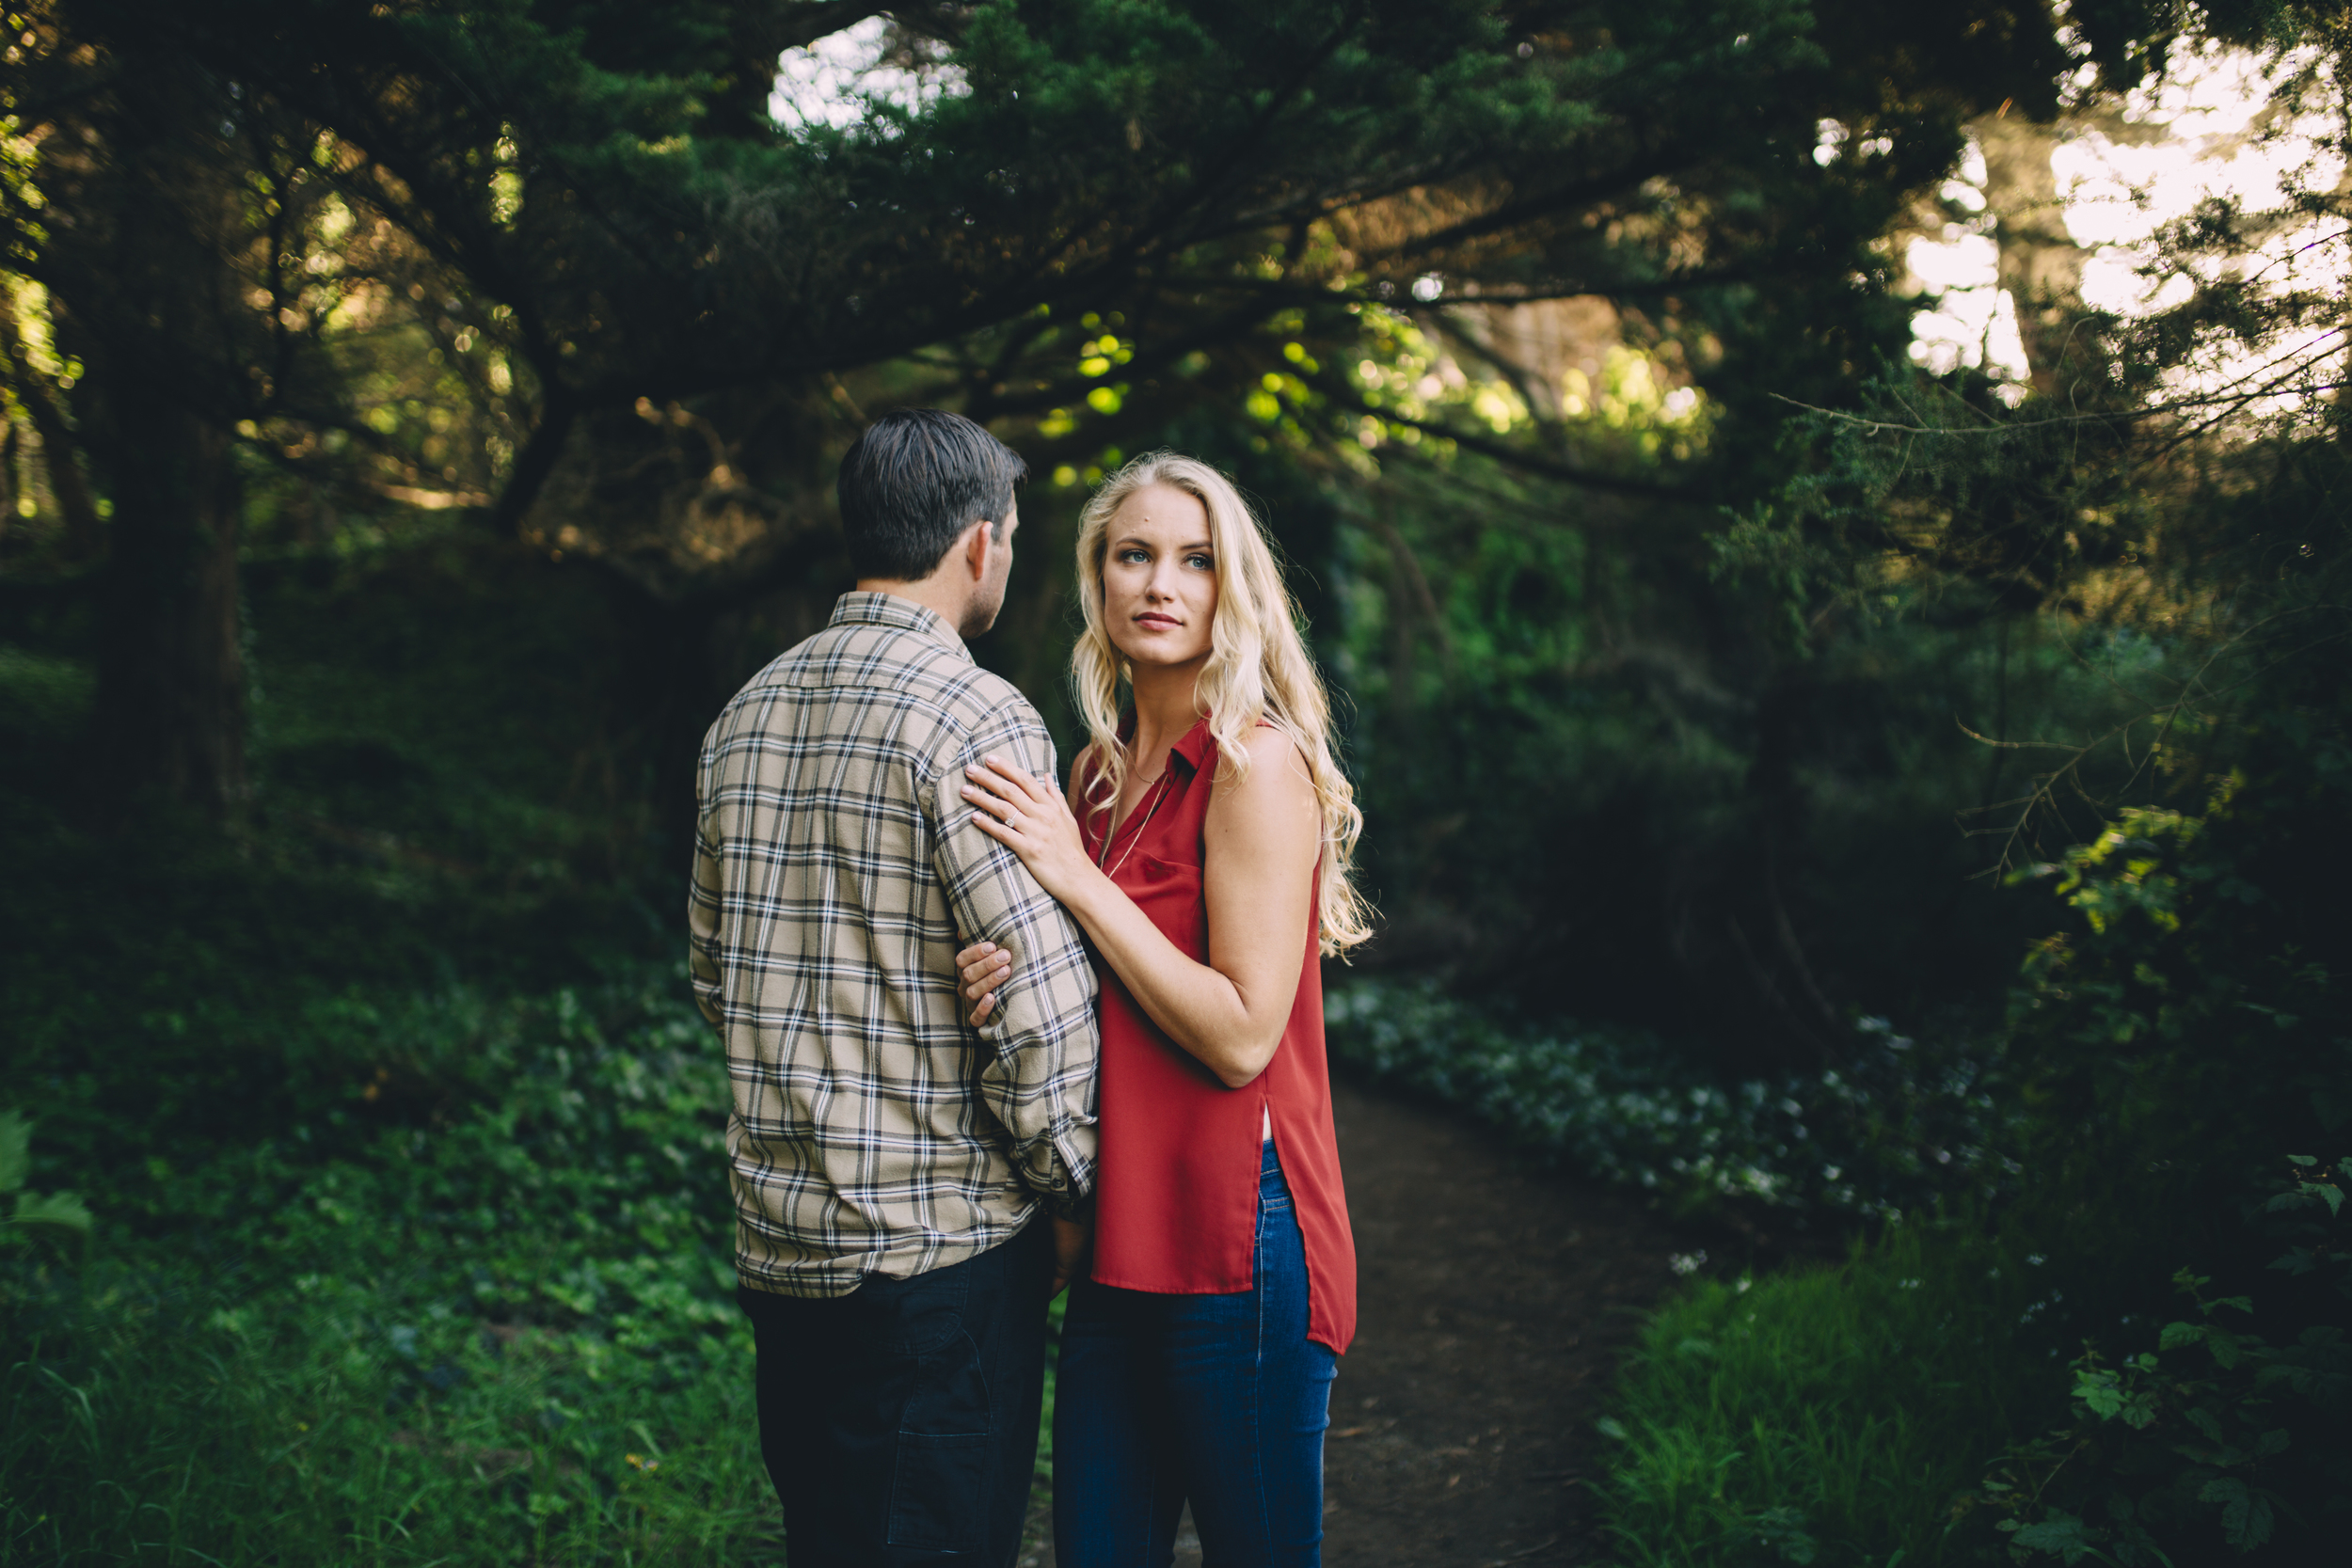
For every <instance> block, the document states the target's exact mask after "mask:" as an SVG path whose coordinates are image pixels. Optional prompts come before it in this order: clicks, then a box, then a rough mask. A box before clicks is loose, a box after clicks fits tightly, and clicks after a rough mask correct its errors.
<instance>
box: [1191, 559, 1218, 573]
mask: <svg viewBox="0 0 2352 1568" xmlns="http://www.w3.org/2000/svg"><path fill="white" fill-rule="evenodd" d="M1184 564H1185V565H1187V566H1197V567H1199V568H1200V570H1202V571H1204V572H1214V571H1216V559H1215V558H1214V557H1211V556H1205V555H1188V556H1186V557H1184Z"/></svg>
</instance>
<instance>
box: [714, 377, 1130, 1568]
mask: <svg viewBox="0 0 2352 1568" xmlns="http://www.w3.org/2000/svg"><path fill="white" fill-rule="evenodd" d="M1025 476H1026V468H1025V465H1024V464H1023V463H1022V461H1021V459H1020V458H1019V457H1017V456H1015V455H1014V454H1013V453H1012V452H1010V451H1008V450H1006V449H1005V447H1003V446H1002V445H1000V444H999V443H998V442H997V441H996V440H995V438H994V437H993V436H990V435H989V434H988V433H987V432H986V431H984V430H982V429H981V428H980V427H979V426H978V425H976V424H974V423H973V422H972V421H971V420H965V419H962V418H961V417H960V416H958V415H954V414H949V413H945V412H942V411H940V410H937V409H912V410H907V411H903V412H900V413H895V414H890V415H886V416H884V417H883V418H882V419H881V420H877V421H876V422H875V424H874V425H873V427H872V428H871V429H869V430H868V431H866V434H865V435H864V436H861V437H860V438H859V440H858V442H857V444H856V445H855V446H853V447H852V448H850V452H849V454H848V455H847V456H846V457H845V458H843V459H842V464H841V476H840V497H841V521H842V526H843V528H844V530H845V531H847V533H848V535H849V541H850V558H851V561H852V562H853V564H854V565H855V567H856V570H857V573H858V580H857V588H856V591H855V592H853V593H850V594H844V595H842V597H841V600H840V602H839V603H838V604H837V605H835V606H834V612H833V621H832V624H831V625H830V626H827V627H826V628H825V629H824V630H823V631H821V632H818V634H817V635H816V636H814V637H812V638H810V639H808V641H804V642H803V643H801V644H800V645H799V646H797V647H795V648H792V649H791V650H790V651H788V652H787V653H785V654H784V655H783V656H781V657H778V658H777V659H776V660H775V661H774V662H773V663H771V664H770V665H769V666H768V667H767V668H766V669H765V670H762V671H761V672H760V673H758V674H757V675H755V677H753V679H752V682H751V684H750V685H748V686H746V687H745V688H744V689H742V690H741V691H740V692H739V693H737V695H736V697H735V699H734V700H733V701H732V702H730V703H729V704H728V705H726V708H725V710H724V711H723V712H722V713H721V714H720V716H719V720H718V722H717V723H715V724H713V725H712V726H711V728H710V733H709V735H708V736H707V737H706V739H705V741H704V745H703V753H702V767H701V772H700V777H699V780H698V784H699V789H698V798H699V800H700V807H701V817H700V828H699V832H698V834H697V842H696V854H695V871H694V886H693V893H692V897H691V927H692V948H693V952H692V966H693V974H694V990H695V996H696V999H697V1000H698V1001H699V1002H700V1004H701V1006H702V1009H703V1011H704V1012H705V1013H706V1014H707V1015H708V1016H709V1018H710V1019H711V1021H712V1022H715V1023H716V1024H718V1025H719V1027H720V1030H721V1032H722V1033H723V1035H724V1037H725V1038H726V1046H727V1062H728V1070H729V1072H730V1073H731V1075H732V1076H733V1079H734V1085H735V1095H734V1098H735V1107H734V1115H733V1117H731V1118H730V1121H729V1125H728V1137H727V1147H728V1152H729V1157H730V1164H731V1168H732V1176H733V1182H734V1189H735V1204H736V1215H737V1232H736V1234H737V1252H736V1272H737V1275H738V1276H739V1281H740V1283H741V1286H742V1289H741V1291H740V1298H739V1299H740V1300H741V1302H742V1305H743V1308H744V1310H745V1312H746V1313H748V1314H749V1316H750V1318H751V1320H752V1325H753V1331H754V1335H755V1339H756V1342H757V1347H758V1367H757V1373H756V1378H757V1399H758V1406H759V1433H760V1451H761V1455H762V1457H763V1458H764V1459H765V1460H766V1462H767V1465H768V1473H769V1476H770V1478H771V1480H772V1481H774V1482H775V1487H776V1494H777V1496H778V1497H779V1498H780V1499H781V1500H782V1502H783V1504H784V1515H785V1529H786V1533H787V1545H788V1550H789V1552H790V1556H791V1561H792V1563H793V1565H794V1568H834V1565H840V1568H851V1565H854V1568H867V1565H869V1564H875V1563H888V1564H904V1563H928V1562H944V1561H946V1560H950V1559H952V1560H957V1561H960V1562H971V1561H974V1560H978V1561H980V1562H984V1563H988V1564H991V1565H993V1568H996V1565H1005V1564H1009V1563H1010V1562H1011V1560H1012V1558H1013V1553H1014V1552H1015V1550H1016V1549H1017V1547H1018V1545H1019V1543H1020V1528H1021V1518H1022V1513H1023V1509H1024V1505H1025V1502H1026V1500H1027V1497H1028V1488H1029V1476H1030V1472H1031V1467H1032V1466H1033V1465H1034V1464H1035V1463H1036V1458H1037V1435H1038V1418H1039V1411H1040V1405H1041V1401H1042V1391H1043V1381H1044V1354H1045V1308H1046V1305H1047V1303H1048V1302H1049V1301H1050V1299H1051V1298H1052V1295H1053V1293H1054V1292H1055V1291H1058V1290H1059V1289H1060V1286H1061V1283H1062V1281H1063V1279H1064V1278H1065V1277H1066V1276H1067V1275H1068V1274H1069V1273H1070V1271H1071V1270H1072V1269H1073V1267H1074V1266H1075V1264H1076V1261H1077V1252H1078V1248H1079V1245H1080V1243H1081V1240H1082V1233H1081V1231H1080V1229H1079V1227H1078V1226H1077V1225H1076V1224H1074V1223H1071V1222H1073V1221H1074V1220H1075V1219H1076V1217H1077V1213H1078V1210H1079V1206H1080V1205H1081V1203H1082V1202H1083V1201H1084V1198H1085V1196H1086V1194H1087V1192H1088V1190H1089V1187H1090V1185H1091V1183H1092V1180H1093V1164H1094V1148H1095V1145H1094V1116H1093V1106H1094V1086H1093V1073H1094V1065H1095V1049H1096V1035H1095V1020H1094V987H1095V982H1094V973H1093V969H1092V967H1091V966H1090V965H1089V962H1088V960H1087V956H1086V952H1085V949H1084V947H1083V946H1082V944H1081V942H1080V938H1079V934H1078V930H1077V927H1075V926H1074V925H1073V923H1072V922H1071V920H1070V918H1069V917H1068V916H1067V915H1065V914H1064V913H1063V912H1062V911H1061V908H1060V906H1059V905H1057V904H1056V903H1055V902H1054V901H1053V900H1052V899H1051V898H1048V897H1047V896H1046V895H1045V894H1044V893H1043V891H1042V890H1041V889H1040V888H1039V887H1038V885H1037V883H1036V882H1035V881H1034V880H1033V879H1031V878H1030V876H1029V874H1028V872H1027V871H1025V869H1023V867H1022V865H1021V863H1020V862H1019V861H1018V860H1016V859H1015V858H1014V857H1013V856H1012V855H1011V854H1010V853H1009V851H1007V850H1006V849H1004V848H1003V847H1000V846H998V845H997V844H995V843H994V842H993V840H991V839H990V838H989V837H988V836H987V835H986V834H984V833H982V832H979V831H978V830H977V829H976V828H973V827H971V826H970V825H969V821H968V818H969V816H970V809H969V808H968V807H966V806H965V805H964V804H963V802H962V800H961V797H960V795H959V794H958V793H957V791H958V789H959V786H960V785H961V783H962V778H963V769H964V768H965V766H966V765H967V764H970V763H973V762H976V761H977V760H978V758H979V757H981V756H982V755H983V754H985V753H988V752H995V753H996V754H998V755H1000V756H1011V757H1014V758H1017V759H1018V760H1019V761H1020V762H1021V764H1022V766H1024V767H1025V768H1029V769H1030V770H1032V771H1033V772H1035V773H1036V774H1037V775H1038V776H1040V777H1041V778H1052V777H1054V776H1055V757H1054V747H1053V743H1052V741H1051V740H1050V739H1049V738H1048V737H1047V736H1046V733H1045V727H1044V725H1043V724H1042V723H1041V721H1039V719H1038V715H1037V710H1036V709H1034V708H1033V707H1031V706H1030V705H1029V704H1028V703H1027V702H1026V701H1025V699H1024V698H1023V697H1022V695H1021V693H1020V692H1019V691H1018V690H1016V689H1014V688H1013V687H1012V686H1011V684H1010V683H1009V682H1007V681H1005V680H1003V679H1000V678H999V677H997V676H995V675H993V674H990V673H987V672H985V671H983V670H981V669H979V668H978V667H977V666H976V665H975V664H974V663H973V662H972V657H971V655H970V654H969V653H967V652H966V651H965V649H964V644H963V639H965V638H967V637H974V636H977V635H978V634H979V633H981V632H984V631H986V630H987V629H988V628H989V626H991V625H993V623H994V621H995V619H996V612H997V610H998V609H999V608H1001V607H1002V605H1003V604H1004V598H1005V581H1006V578H1007V576H1008V575H1009V572H1010V571H1011V568H1012V545H1013V534H1014V531H1016V530H1017V529H1018V527H1019V526H1020V519H1019V516H1018V514H1017V510H1016V508H1015V505H1014V501H1013V487H1014V485H1015V484H1016V483H1019V482H1020V481H1021V480H1022V479H1023V478H1025ZM982 938H985V939H986V940H988V941H990V942H997V943H999V944H1001V945H1003V946H1006V947H1009V948H1011V949H1012V950H1013V952H1014V955H1015V958H1016V963H1015V969H1014V979H1013V980H1012V982H1011V983H1010V984H1009V985H1008V986H1007V988H1006V989H1005V990H1004V991H1002V992H1000V993H999V997H998V1010H997V1011H996V1012H994V1013H993V1014H992V1015H990V1017H989V1019H988V1021H987V1022H986V1024H985V1026H984V1027H982V1028H979V1029H977V1030H976V1029H974V1028H972V1027H970V1026H969V1025H967V1024H966V1023H965V1022H963V1017H962V1011H963V1010H962V1007H961V1005H960V999H959V998H958V996H957V994H956V978H957V976H956V964H955V955H956V951H957V949H958V948H959V947H961V946H962V945H964V944H965V943H968V942H977V941H979V940H981V939H982ZM1041 1209H1042V1210H1044V1211H1045V1212H1047V1213H1049V1214H1051V1215H1052V1216H1054V1223H1053V1224H1051V1225H1048V1224H1047V1223H1045V1222H1044V1220H1043V1219H1042V1218H1041V1216H1040V1214H1039V1211H1040V1210H1041Z"/></svg>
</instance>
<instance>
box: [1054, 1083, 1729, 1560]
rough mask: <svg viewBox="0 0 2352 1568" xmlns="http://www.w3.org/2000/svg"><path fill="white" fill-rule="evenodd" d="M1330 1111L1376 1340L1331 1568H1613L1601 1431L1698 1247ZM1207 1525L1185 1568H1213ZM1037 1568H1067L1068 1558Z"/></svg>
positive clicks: (1333, 1506) (1611, 1200)
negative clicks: (1205, 1565) (1604, 1517)
mask: <svg viewBox="0 0 2352 1568" xmlns="http://www.w3.org/2000/svg"><path fill="white" fill-rule="evenodd" d="M1333 1101H1334V1110H1335V1112H1336V1116H1337V1120H1338V1124H1339V1135H1340V1162H1341V1164H1342V1166H1343V1169H1344V1171H1345V1174H1346V1180H1347V1200H1348V1212H1349V1214H1350V1217H1351V1218H1352V1219H1353V1220H1354V1222H1355V1227H1356V1246H1357V1264H1358V1300H1359V1313H1360V1322H1359V1326H1358V1330H1357V1337H1356V1343H1355V1345H1354V1347H1353V1348H1352V1349H1351V1350H1350V1351H1349V1352H1348V1354H1347V1355H1346V1356H1345V1357H1344V1358H1343V1360H1342V1361H1341V1363H1340V1380H1339V1383H1338V1385H1337V1386H1336V1388H1335V1390H1334V1392H1333V1395H1332V1400H1331V1433H1330V1437H1329V1439H1328V1444H1327V1449H1326V1450H1325V1452H1326V1460H1325V1465H1326V1469H1325V1488H1326V1489H1325V1499H1326V1500H1325V1517H1324V1528H1325V1531H1326V1534H1325V1539H1324V1547H1323V1557H1324V1560H1325V1561H1326V1562H1327V1563H1329V1564H1331V1568H1486V1565H1488V1564H1509V1565H1510V1568H1522V1565H1524V1568H1547V1565H1550V1564H1564V1563H1586V1562H1594V1561H1597V1560H1602V1559H1603V1558H1605V1557H1606V1555H1607V1553H1606V1552H1605V1550H1604V1543H1603V1542H1602V1541H1601V1539H1599V1537H1598V1536H1597V1528H1598V1520H1597V1510H1596V1508H1595V1506H1594V1500H1593V1495H1592V1491H1591V1481H1593V1479H1594V1478H1595V1476H1596V1475H1597V1473H1598V1470H1599V1467H1600V1456H1599V1455H1598V1454H1597V1452H1596V1451H1595V1450H1596V1448H1597V1445H1598V1444H1599V1443H1600V1442H1601V1441H1602V1439H1601V1438H1600V1437H1599V1436H1598V1434H1597V1433H1595V1431H1594V1430H1593V1423H1594V1421H1595V1420H1596V1419H1597V1418H1598V1417H1599V1416H1600V1414H1601V1401H1602V1398H1603V1396H1604V1394H1605V1393H1606V1389H1607V1382H1608V1378H1609V1374H1610V1370H1611V1368H1612V1366H1613V1363H1614V1361H1615V1358H1616V1355H1617V1353H1618V1352H1620V1351H1622V1350H1623V1349H1624V1348H1625V1347H1626V1345H1627V1344H1628V1343H1629V1341H1630V1339H1631V1338H1632V1337H1633V1334H1634V1332H1635V1330H1636V1329H1637V1328H1638V1326H1639V1324H1640V1319H1641V1314H1642V1312H1643V1310H1644V1309H1645V1308H1646V1307H1650V1306H1651V1305H1652V1304H1653V1303H1655V1302H1656V1301H1657V1300H1658V1298H1659V1297H1660V1296H1661V1294H1662V1293H1663V1292H1664V1291H1666V1290H1667V1289H1668V1288H1669V1287H1670V1286H1671V1285H1672V1284H1673V1283H1674V1282H1675V1275H1674V1271H1673V1268H1672V1265H1671V1262H1670V1259H1672V1258H1673V1256H1674V1254H1675V1253H1676V1252H1677V1251H1681V1250H1687V1249H1689V1248H1690V1247H1691V1245H1692V1243H1691V1241H1690V1239H1689V1237H1688V1236H1687V1235H1685V1234H1683V1233H1681V1232H1677V1230H1675V1229H1673V1228H1671V1227H1669V1226H1668V1225H1667V1224H1666V1223H1665V1222H1664V1221H1663V1220H1661V1219H1660V1218H1658V1217H1657V1216H1655V1215H1653V1214H1651V1213H1649V1212H1646V1211H1645V1209H1644V1208H1643V1207H1642V1205H1641V1204H1640V1203H1639V1202H1638V1201H1635V1200H1633V1199H1629V1198H1627V1197H1623V1196H1618V1195H1616V1194H1613V1193H1611V1192H1608V1191H1605V1190H1603V1189H1601V1188H1599V1187H1597V1186H1594V1185H1592V1184H1589V1183H1584V1182H1579V1181H1575V1180H1569V1179H1567V1178H1565V1177H1562V1176H1558V1175H1554V1174H1548V1173H1544V1172H1540V1171H1530V1170H1528V1169H1526V1168H1525V1167H1524V1166H1523V1165H1522V1164H1519V1163H1517V1162H1515V1161H1514V1160H1513V1159H1512V1158H1511V1156H1510V1155H1509V1154H1507V1153H1506V1152H1504V1151H1503V1150H1502V1148H1499V1147H1498V1144H1497V1141H1496V1139H1495V1138H1494V1136H1493V1134H1492V1132H1489V1131H1486V1130H1482V1129H1481V1128H1480V1127H1479V1126H1478V1125H1477V1124H1475V1123H1473V1122H1471V1121H1470V1120H1468V1119H1467V1118H1464V1117H1459V1116H1455V1115H1453V1114H1450V1113H1447V1112H1444V1111H1441V1110H1435V1109H1431V1108H1428V1107H1426V1106H1422V1105H1415V1104H1411V1103H1407V1102H1406V1101H1403V1100H1401V1099H1398V1098H1395V1097H1392V1096H1391V1095H1388V1094H1386V1093H1383V1092H1382V1091H1380V1090H1377V1089H1371V1088H1366V1087H1363V1086H1361V1085H1358V1084H1355V1083H1350V1082H1346V1081H1344V1080H1343V1081H1341V1082H1338V1083H1335V1084H1334V1085H1333ZM1034 1523H1035V1524H1038V1525H1042V1523H1043V1521H1042V1520H1038V1521H1034ZM1189 1527H1190V1520H1189V1518H1187V1520H1186V1528H1185V1529H1184V1532H1183V1533H1182V1534H1181V1535H1180V1537H1179V1540H1178V1551H1177V1554H1176V1563H1177V1565H1178V1568H1198V1565H1199V1564H1200V1546H1199V1543H1198V1542H1197V1540H1196V1539H1195V1538H1194V1537H1193V1536H1192V1533H1191V1530H1190V1528H1189ZM1021 1561H1022V1563H1023V1568H1052V1564H1053V1561H1054V1553H1053V1548H1052V1546H1051V1545H1050V1544H1048V1545H1042V1546H1041V1547H1039V1548H1037V1549H1035V1550H1033V1551H1028V1552H1025V1553H1024V1554H1023V1555H1022V1559H1021Z"/></svg>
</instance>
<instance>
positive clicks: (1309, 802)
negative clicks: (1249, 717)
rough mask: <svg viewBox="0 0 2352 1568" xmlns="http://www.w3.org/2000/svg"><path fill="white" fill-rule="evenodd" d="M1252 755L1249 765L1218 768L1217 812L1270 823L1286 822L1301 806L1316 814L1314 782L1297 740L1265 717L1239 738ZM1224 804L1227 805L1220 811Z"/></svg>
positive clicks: (1213, 807)
mask: <svg viewBox="0 0 2352 1568" xmlns="http://www.w3.org/2000/svg"><path fill="white" fill-rule="evenodd" d="M1236 743H1237V744H1238V745H1239V746H1240V747H1241V749H1242V750H1243V751H1244V752H1247V753H1248V757H1249V765H1248V767H1247V768H1238V769H1228V768H1218V769H1217V774H1216V784H1215V786H1214V792H1213V793H1212V794H1211V795H1210V797H1209V810H1210V813H1211V814H1212V815H1213V816H1234V815H1236V814H1239V815H1241V816H1248V817H1251V818H1255V817H1258V816H1261V815H1262V814H1263V816H1264V818H1265V819H1266V821H1267V822H1268V823H1270V824H1271V823H1286V822H1287V821H1288V819H1289V817H1290V816H1292V815H1293V814H1294V813H1295V812H1296V811H1297V810H1298V809H1299V808H1301V807H1304V808H1306V810H1307V812H1308V814H1309V815H1310V816H1314V814H1315V804H1316V802H1315V786H1314V779H1313V776H1312V775H1311V773H1310V772H1309V771H1308V768H1307V754H1306V752H1304V751H1303V750H1301V749H1300V747H1299V743H1298V740H1297V738H1296V737H1295V736H1293V735H1292V734H1291V733H1290V732H1289V731H1288V730H1285V729H1283V728H1281V727H1280V726H1279V725H1278V724H1274V723H1270V722H1266V721H1260V722H1259V723H1258V724H1257V725H1256V726H1255V727H1254V728H1252V729H1251V730H1250V731H1249V732H1248V734H1246V735H1244V736H1240V737H1239V739H1238V741H1237V742H1236ZM1219 808H1223V810H1222V811H1220V809H1219Z"/></svg>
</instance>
